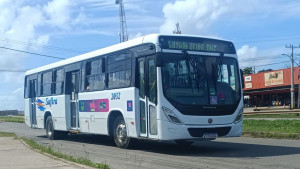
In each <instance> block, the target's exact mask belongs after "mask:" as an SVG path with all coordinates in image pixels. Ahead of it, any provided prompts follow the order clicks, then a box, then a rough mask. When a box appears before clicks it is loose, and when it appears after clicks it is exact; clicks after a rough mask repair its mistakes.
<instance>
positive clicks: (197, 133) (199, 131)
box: [188, 127, 231, 137]
mask: <svg viewBox="0 0 300 169" xmlns="http://www.w3.org/2000/svg"><path fill="white" fill-rule="evenodd" d="M230 130H231V127H217V128H188V131H189V133H190V135H191V136H192V137H203V134H204V133H218V137H222V136H226V135H227V134H228V133H229V131H230Z"/></svg>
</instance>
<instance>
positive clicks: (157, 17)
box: [0, 0, 300, 110]
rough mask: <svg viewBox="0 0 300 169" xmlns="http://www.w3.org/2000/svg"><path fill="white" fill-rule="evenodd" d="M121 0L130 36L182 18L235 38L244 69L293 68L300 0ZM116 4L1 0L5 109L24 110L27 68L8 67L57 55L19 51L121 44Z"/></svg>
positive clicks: (167, 27) (167, 30)
mask: <svg viewBox="0 0 300 169" xmlns="http://www.w3.org/2000/svg"><path fill="white" fill-rule="evenodd" d="M123 1H124V4H125V5H124V7H125V11H126V12H125V13H126V20H127V30H128V34H129V39H134V38H136V37H140V36H143V35H147V34H151V33H163V34H172V32H173V30H175V24H176V23H177V22H178V23H179V25H180V29H181V31H182V33H183V34H193V35H199V36H210V37H214V38H222V39H226V40H230V41H232V42H233V43H234V45H235V47H236V50H237V53H238V57H239V62H240V67H241V68H244V67H248V66H249V67H255V71H256V72H257V71H259V70H262V69H274V70H276V69H282V68H287V67H289V66H290V59H289V57H288V56H286V55H282V54H287V55H291V49H290V48H286V46H287V45H288V46H289V45H294V46H299V44H300V32H299V30H300V1H298V0H276V1H274V0H243V1H241V0H152V1H149V0H123ZM118 10H119V8H118V5H116V4H115V1H114V0H35V1H33V0H0V77H1V80H0V110H6V109H7V110H11V109H18V110H24V99H23V90H24V88H23V86H24V72H11V71H19V70H28V69H33V68H37V67H40V66H43V65H46V64H50V63H53V62H56V61H59V59H56V58H51V57H45V56H39V55H33V54H28V53H23V52H20V51H26V52H31V53H37V54H41V55H47V56H54V57H60V58H70V57H73V56H76V55H80V54H83V53H86V52H89V51H93V50H96V49H100V48H103V47H107V46H110V45H113V44H117V43H119V35H118V32H119V23H120V22H119V11H118ZM16 50H19V51H16ZM294 54H295V62H296V66H297V64H299V62H300V48H298V49H297V48H296V49H295V50H294ZM6 70H9V71H10V72H8V71H6Z"/></svg>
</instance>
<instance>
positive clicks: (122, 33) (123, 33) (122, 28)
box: [115, 0, 128, 42]
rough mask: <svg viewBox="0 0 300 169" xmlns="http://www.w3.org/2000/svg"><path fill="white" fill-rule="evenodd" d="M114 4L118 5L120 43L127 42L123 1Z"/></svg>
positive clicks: (118, 0)
mask: <svg viewBox="0 0 300 169" xmlns="http://www.w3.org/2000/svg"><path fill="white" fill-rule="evenodd" d="M115 3H116V4H119V8H120V10H119V17H120V33H119V36H120V42H125V41H127V40H128V34H127V25H126V17H125V9H124V3H123V0H116V2H115Z"/></svg>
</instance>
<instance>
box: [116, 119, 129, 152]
mask: <svg viewBox="0 0 300 169" xmlns="http://www.w3.org/2000/svg"><path fill="white" fill-rule="evenodd" d="M113 131H114V141H115V143H116V145H117V147H119V148H124V149H125V148H127V147H128V146H129V143H130V137H129V136H128V134H127V128H126V124H125V121H124V119H123V118H122V117H121V116H119V117H117V119H116V121H115V123H114V130H113Z"/></svg>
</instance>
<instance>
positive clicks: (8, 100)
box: [0, 88, 24, 110]
mask: <svg viewBox="0 0 300 169" xmlns="http://www.w3.org/2000/svg"><path fill="white" fill-rule="evenodd" d="M23 90H24V88H17V89H15V90H14V91H13V92H12V93H11V95H7V96H0V110H24V98H23Z"/></svg>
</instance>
